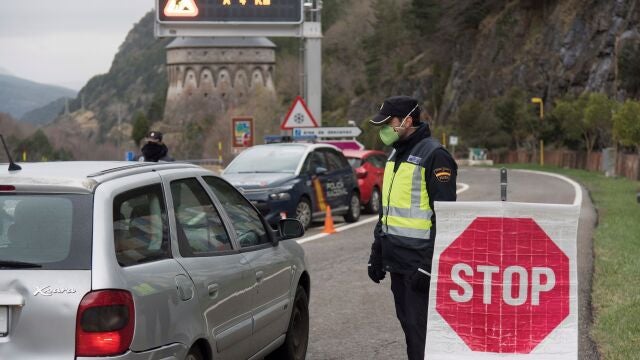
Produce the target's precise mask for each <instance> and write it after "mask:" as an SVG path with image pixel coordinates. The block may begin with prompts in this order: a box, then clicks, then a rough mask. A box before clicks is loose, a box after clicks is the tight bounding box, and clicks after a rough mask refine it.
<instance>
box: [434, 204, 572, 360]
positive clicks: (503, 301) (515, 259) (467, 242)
mask: <svg viewBox="0 0 640 360" xmlns="http://www.w3.org/2000/svg"><path fill="white" fill-rule="evenodd" d="M436 310H437V311H438V313H439V314H440V315H441V316H442V317H443V318H444V319H445V321H446V322H447V323H449V325H450V326H451V327H452V328H453V330H454V331H455V332H456V333H457V334H458V335H459V336H460V338H462V340H463V341H464V342H465V343H466V344H467V345H468V346H469V348H471V350H473V351H480V352H493V353H529V352H531V351H532V350H533V349H534V348H535V347H536V346H537V345H538V344H539V343H540V342H541V341H542V340H543V339H544V338H545V337H546V336H547V335H548V334H549V333H550V332H551V331H553V329H555V328H556V327H557V326H558V325H559V324H560V323H561V322H562V321H563V320H564V319H565V318H566V317H567V316H568V315H569V258H568V257H567V256H566V255H565V254H564V253H563V252H562V250H561V249H560V248H559V247H558V246H557V245H556V244H555V243H554V242H553V241H552V240H551V239H550V238H549V236H547V234H546V233H545V232H544V230H542V229H541V228H540V226H538V224H537V223H536V222H535V221H534V220H533V219H529V218H526V219H523V218H495V217H478V218H476V219H475V220H474V221H473V222H472V223H471V224H470V225H469V227H467V228H466V229H465V230H464V231H463V232H462V234H460V236H459V237H458V238H457V239H456V240H454V241H453V242H452V243H451V245H449V247H447V248H446V249H445V250H444V251H443V252H442V254H441V255H440V262H439V265H438V287H437V297H436Z"/></svg>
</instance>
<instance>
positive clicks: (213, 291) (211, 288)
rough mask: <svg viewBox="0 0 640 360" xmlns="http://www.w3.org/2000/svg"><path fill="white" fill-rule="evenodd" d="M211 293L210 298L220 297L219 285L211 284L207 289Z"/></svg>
mask: <svg viewBox="0 0 640 360" xmlns="http://www.w3.org/2000/svg"><path fill="white" fill-rule="evenodd" d="M207 290H208V291H209V297H210V298H212V299H215V298H217V297H218V284H211V285H209V286H208V287H207Z"/></svg>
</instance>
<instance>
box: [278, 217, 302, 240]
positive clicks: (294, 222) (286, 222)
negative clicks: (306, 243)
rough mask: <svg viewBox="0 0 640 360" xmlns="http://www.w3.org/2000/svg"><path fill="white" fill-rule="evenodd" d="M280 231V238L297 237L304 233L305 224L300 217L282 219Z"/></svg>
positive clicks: (279, 226)
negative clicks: (303, 224)
mask: <svg viewBox="0 0 640 360" xmlns="http://www.w3.org/2000/svg"><path fill="white" fill-rule="evenodd" d="M278 232H279V233H280V240H288V239H295V238H299V237H301V236H302V235H304V226H302V223H301V222H300V221H299V220H298V219H280V223H279V224H278Z"/></svg>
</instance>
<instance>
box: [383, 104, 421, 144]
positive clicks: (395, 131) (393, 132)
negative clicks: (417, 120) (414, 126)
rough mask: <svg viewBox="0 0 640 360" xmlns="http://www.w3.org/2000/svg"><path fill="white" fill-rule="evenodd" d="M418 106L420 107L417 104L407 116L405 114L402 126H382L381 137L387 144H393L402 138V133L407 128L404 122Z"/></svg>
mask: <svg viewBox="0 0 640 360" xmlns="http://www.w3.org/2000/svg"><path fill="white" fill-rule="evenodd" d="M417 108H418V105H416V106H415V107H414V108H413V109H411V111H409V113H408V114H407V116H405V117H404V119H402V122H401V123H400V126H390V125H383V126H382V128H381V129H380V139H381V140H382V142H383V143H384V144H385V145H391V144H393V143H395V142H396V141H398V140H400V136H401V134H404V132H405V131H406V130H407V129H406V128H405V127H404V126H403V125H404V122H405V121H406V120H407V119H408V118H409V115H411V113H413V111H414V110H415V109H417Z"/></svg>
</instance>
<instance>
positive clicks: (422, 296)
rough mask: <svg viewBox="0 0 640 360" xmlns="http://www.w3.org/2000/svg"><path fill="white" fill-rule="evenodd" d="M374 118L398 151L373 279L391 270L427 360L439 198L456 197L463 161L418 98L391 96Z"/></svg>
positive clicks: (412, 343) (409, 328)
mask: <svg viewBox="0 0 640 360" xmlns="http://www.w3.org/2000/svg"><path fill="white" fill-rule="evenodd" d="M370 122H371V123H372V124H374V125H377V126H381V128H380V138H381V140H382V141H383V142H384V143H385V144H386V145H389V146H393V148H394V150H393V152H392V153H391V156H390V157H389V160H388V161H387V164H386V167H385V172H384V181H383V190H382V206H381V210H380V219H379V221H378V224H377V225H376V227H375V230H374V239H375V240H374V242H373V245H372V246H371V256H370V258H369V265H368V266H369V277H370V278H371V280H373V281H374V282H376V283H379V282H380V280H382V279H384V277H385V274H386V272H389V273H390V277H391V291H392V292H393V296H394V300H395V305H396V314H397V316H398V319H399V320H400V324H401V325H402V330H403V331H404V334H405V339H406V341H407V355H408V358H409V359H410V360H414V359H415V360H417V359H424V350H425V349H424V347H425V338H426V331H427V307H428V306H427V305H428V293H429V281H430V276H431V260H432V257H433V245H434V240H435V234H436V226H435V221H436V216H435V214H434V212H433V203H434V201H455V200H456V176H457V170H458V169H457V165H456V163H455V161H454V160H453V158H452V156H451V155H450V154H449V152H447V150H446V149H444V147H442V145H440V143H439V142H438V141H437V140H435V139H434V138H432V137H431V131H430V130H429V126H428V125H427V124H426V123H423V122H420V107H419V106H418V101H417V100H415V99H413V98H411V97H407V96H395V97H391V98H388V99H386V100H385V101H384V103H383V104H382V106H381V107H380V111H379V113H378V114H377V115H376V116H375V117H374V118H373V119H372V120H370Z"/></svg>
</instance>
